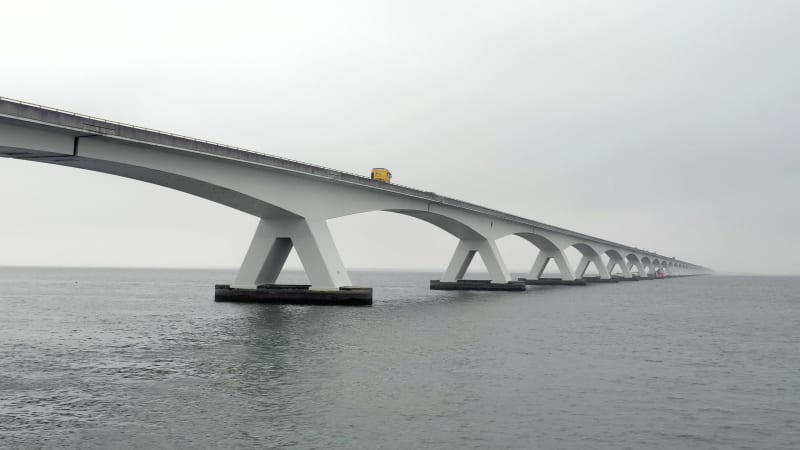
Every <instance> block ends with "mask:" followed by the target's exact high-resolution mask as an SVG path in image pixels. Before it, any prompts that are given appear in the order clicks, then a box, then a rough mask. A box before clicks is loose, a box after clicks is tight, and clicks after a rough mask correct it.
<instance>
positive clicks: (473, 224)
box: [0, 97, 710, 303]
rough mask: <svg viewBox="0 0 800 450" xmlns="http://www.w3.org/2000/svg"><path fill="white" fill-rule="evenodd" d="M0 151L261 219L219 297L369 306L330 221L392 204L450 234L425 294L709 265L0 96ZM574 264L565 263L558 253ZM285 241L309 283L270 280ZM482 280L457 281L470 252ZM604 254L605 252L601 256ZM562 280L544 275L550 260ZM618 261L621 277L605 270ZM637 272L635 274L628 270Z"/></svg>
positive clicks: (693, 271) (679, 271) (682, 271)
mask: <svg viewBox="0 0 800 450" xmlns="http://www.w3.org/2000/svg"><path fill="white" fill-rule="evenodd" d="M0 157H7V158H14V159H20V160H26V161H35V162H41V163H47V164H57V165H61V166H67V167H75V168H80V169H86V170H92V171H96V172H102V173H107V174H113V175H118V176H122V177H126V178H131V179H135V180H140V181H144V182H147V183H153V184H157V185H160V186H164V187H168V188H172V189H176V190H179V191H182V192H186V193H189V194H192V195H196V196H198V197H202V198H205V199H208V200H211V201H214V202H217V203H221V204H223V205H226V206H229V207H231V208H234V209H237V210H239V211H242V212H245V213H248V214H252V215H254V216H257V217H259V218H260V222H259V224H258V227H257V229H256V231H255V235H254V236H253V240H252V243H251V244H250V247H249V249H248V250H247V253H246V255H245V257H244V261H243V262H242V265H241V268H240V269H239V272H238V274H237V275H236V278H235V280H233V282H232V283H231V284H230V285H225V286H217V289H216V296H217V299H225V298H236V299H248V298H251V299H252V298H261V299H264V300H279V301H280V300H286V301H293V300H297V301H300V302H302V301H303V300H304V299H306V300H308V299H311V300H309V301H312V302H313V301H314V299H317V300H320V301H325V300H332V301H337V299H338V300H342V301H345V302H346V301H354V302H356V303H359V302H361V303H365V302H367V297H368V301H369V303H371V301H372V291H371V289H358V288H353V287H352V283H351V282H350V277H349V275H348V272H347V269H346V268H345V267H344V264H343V263H342V259H341V257H340V256H339V251H338V250H337V248H336V245H335V243H334V240H333V237H332V236H331V233H330V230H329V229H328V224H327V221H328V220H329V219H333V218H337V217H343V216H348V215H352V214H359V213H364V212H370V211H389V212H393V213H397V214H403V215H406V216H410V217H414V218H416V219H419V220H422V221H425V222H428V223H430V224H432V225H435V226H437V227H439V228H441V229H443V230H445V231H447V232H448V233H450V234H452V235H453V236H455V237H457V238H458V239H459V242H458V245H457V246H456V249H455V251H454V253H453V256H452V258H451V260H450V263H449V265H448V266H447V268H446V269H445V271H444V273H443V275H442V276H441V279H440V280H435V281H432V282H431V287H432V288H434V289H485V290H515V289H524V286H525V284H581V283H583V280H584V279H585V277H584V276H585V273H586V270H587V268H588V267H589V265H593V266H594V267H595V268H596V270H597V272H598V274H599V277H596V279H590V281H617V280H640V279H652V278H654V277H655V274H656V273H662V272H663V273H666V275H667V276H668V277H670V276H686V275H697V274H703V273H708V272H709V271H710V270H709V269H707V268H705V267H703V266H700V265H696V264H692V263H690V262H687V261H683V260H680V259H676V258H674V257H667V256H663V255H661V254H658V253H655V252H651V251H646V250H642V249H639V248H636V247H632V246H629V245H625V244H620V243H616V242H612V241H609V240H606V239H601V238H597V237H594V236H590V235H587V234H583V233H579V232H576V231H571V230H567V229H564V228H559V227H556V226H553V225H548V224H545V223H542V222H538V221H535V220H530V219H526V218H523V217H519V216H515V215H512V214H507V213H504V212H501V211H497V210H494V209H490V208H486V207H483V206H479V205H475V204H472V203H468V202H465V201H461V200H456V199H453V198H448V197H444V196H440V195H437V194H435V193H433V192H428V191H423V190H419V189H414V188H411V187H407V186H401V185H397V184H386V183H382V182H379V181H374V180H371V179H370V178H367V177H364V176H360V175H356V174H352V173H347V172H342V171H339V170H333V169H329V168H325V167H320V166H316V165H312V164H307V163H303V162H299V161H293V160H290V159H286V158H279V157H276V156H271V155H266V154H262V153H257V152H253V151H248V150H245V149H241V148H236V147H231V146H227V145H221V144H217V143H213V142H207V141H203V140H198V139H192V138H189V137H185V136H179V135H175V134H170V133H164V132H160V131H156V130H151V129H146V128H141V127H136V126H132V125H126V124H122V123H118V122H112V121H108V120H103V119H98V118H95V117H90V116H86V115H81V114H76V113H72V112H68V111H62V110H58V109H53V108H47V107H43V106H40V105H33V104H29V103H25V102H20V101H16V100H11V99H6V98H2V97H0ZM509 235H517V236H519V237H521V238H523V239H524V240H526V241H528V242H529V243H531V244H533V247H536V248H538V256H537V257H536V260H535V262H534V263H533V267H532V268H531V270H530V273H529V275H528V277H527V279H524V280H512V278H511V275H510V274H509V271H508V269H507V268H506V265H505V263H504V262H503V258H502V256H501V254H500V252H499V251H498V249H497V245H496V241H497V239H500V238H502V237H505V236H509ZM570 247H574V248H575V249H577V250H578V251H579V252H580V254H581V260H580V262H579V263H578V265H577V266H576V267H574V268H573V267H572V266H571V264H570V261H569V260H568V259H567V258H566V256H565V250H567V249H569V248H570ZM292 248H296V250H297V254H298V256H299V258H300V261H301V262H302V264H303V267H304V269H305V271H306V275H307V277H308V279H309V282H310V283H311V284H310V286H279V285H276V284H275V283H276V281H277V278H278V275H279V274H280V272H281V270H282V269H283V266H284V263H285V261H286V258H287V257H288V255H289V252H290V251H291V249H292ZM476 253H477V254H479V255H480V257H481V259H482V260H483V262H484V264H485V266H486V268H487V270H488V272H489V277H490V280H485V281H472V282H470V281H469V280H464V279H463V278H464V275H465V273H466V271H467V269H468V268H469V265H470V263H471V261H472V259H473V257H474V255H475V254H476ZM604 258H605V259H604ZM551 260H552V261H554V262H555V264H556V266H557V267H558V271H559V273H560V278H557V279H555V278H548V279H544V278H542V273H543V270H544V268H545V266H546V265H547V264H548V262H549V261H551ZM615 268H617V269H616V270H618V271H619V272H621V276H612V273H613V272H614V270H615ZM634 274H636V275H634Z"/></svg>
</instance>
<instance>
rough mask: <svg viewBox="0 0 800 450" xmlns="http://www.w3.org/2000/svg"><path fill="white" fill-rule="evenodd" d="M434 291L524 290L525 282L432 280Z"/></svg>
mask: <svg viewBox="0 0 800 450" xmlns="http://www.w3.org/2000/svg"><path fill="white" fill-rule="evenodd" d="M431 290H433V291H524V290H525V283H524V282H522V281H509V282H508V283H492V282H491V281H490V280H458V281H456V282H447V281H439V280H431Z"/></svg>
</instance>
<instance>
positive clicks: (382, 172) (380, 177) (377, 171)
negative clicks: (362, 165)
mask: <svg viewBox="0 0 800 450" xmlns="http://www.w3.org/2000/svg"><path fill="white" fill-rule="evenodd" d="M370 178H372V179H373V180H377V181H382V182H384V183H391V182H392V172H389V169H384V168H383V167H376V168H374V169H372V175H371V176H370Z"/></svg>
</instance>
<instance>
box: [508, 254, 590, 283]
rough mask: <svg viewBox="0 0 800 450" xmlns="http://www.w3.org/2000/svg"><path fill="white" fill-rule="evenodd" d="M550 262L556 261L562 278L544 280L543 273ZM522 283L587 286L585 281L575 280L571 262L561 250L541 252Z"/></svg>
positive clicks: (522, 279) (521, 279)
mask: <svg viewBox="0 0 800 450" xmlns="http://www.w3.org/2000/svg"><path fill="white" fill-rule="evenodd" d="M550 260H553V261H555V263H556V266H558V271H559V272H560V273H561V278H542V273H543V272H544V269H545V267H547V263H548V262H550ZM520 281H524V282H525V284H530V285H569V286H586V282H585V281H583V280H576V279H575V275H574V274H573V273H572V268H571V267H570V266H569V261H567V258H566V257H565V256H564V252H563V251H561V250H539V255H538V256H536V261H534V262H533V267H531V272H530V273H529V274H528V278H527V279H525V278H520Z"/></svg>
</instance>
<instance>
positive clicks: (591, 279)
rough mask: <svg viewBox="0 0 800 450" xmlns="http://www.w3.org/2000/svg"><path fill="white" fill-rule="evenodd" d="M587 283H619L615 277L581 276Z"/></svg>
mask: <svg viewBox="0 0 800 450" xmlns="http://www.w3.org/2000/svg"><path fill="white" fill-rule="evenodd" d="M583 280H584V281H586V282H587V283H619V280H617V279H616V278H600V277H583Z"/></svg>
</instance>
